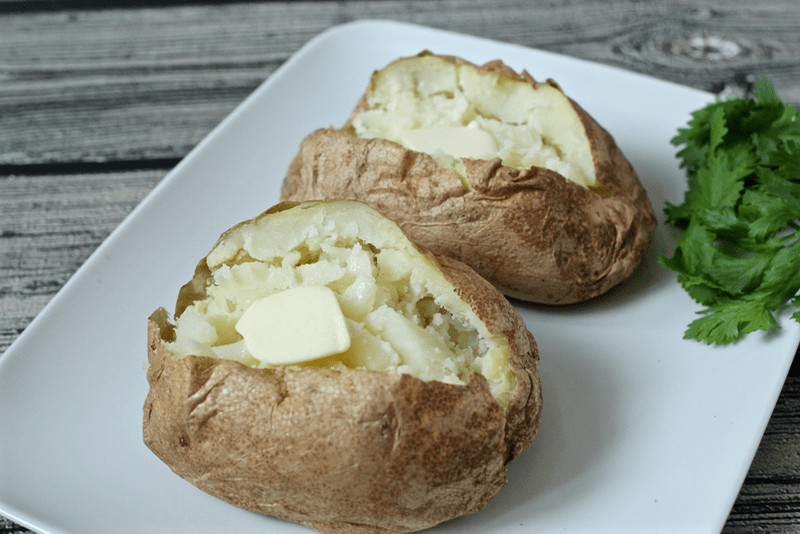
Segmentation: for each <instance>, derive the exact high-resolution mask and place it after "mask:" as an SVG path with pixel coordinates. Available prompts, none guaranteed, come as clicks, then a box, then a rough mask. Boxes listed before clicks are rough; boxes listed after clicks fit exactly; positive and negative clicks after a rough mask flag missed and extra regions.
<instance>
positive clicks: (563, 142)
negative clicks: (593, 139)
mask: <svg viewBox="0 0 800 534" xmlns="http://www.w3.org/2000/svg"><path fill="white" fill-rule="evenodd" d="M367 103H368V106H369V107H368V109H367V110H366V111H363V112H361V113H359V114H358V115H356V116H355V117H354V118H353V121H352V125H353V129H354V131H355V134H356V135H357V136H358V137H363V138H370V139H373V138H379V139H387V140H389V141H393V142H395V143H398V144H400V145H403V146H404V147H406V148H409V149H411V150H414V151H417V152H424V153H426V154H429V155H431V156H432V157H433V158H434V159H435V160H436V162H437V163H438V164H439V165H441V166H443V167H446V168H450V169H453V170H455V171H456V172H457V173H459V174H460V175H461V176H462V177H463V176H465V168H464V164H463V162H462V161H461V158H472V159H491V158H495V157H499V158H500V159H501V160H502V162H503V164H504V165H506V166H508V167H514V168H518V169H527V168H530V167H534V166H537V167H544V168H547V169H550V170H553V171H555V172H558V173H559V174H561V175H562V176H564V177H565V178H566V179H567V180H570V181H572V182H575V183H577V184H580V185H583V186H590V185H594V184H595V182H596V178H595V169H594V161H593V159H592V152H591V147H590V145H589V140H588V138H587V137H586V132H585V130H584V127H583V124H582V122H581V119H580V117H579V116H578V113H577V112H576V111H575V109H574V108H573V107H572V104H571V103H570V101H569V99H568V98H567V97H566V96H565V95H564V93H563V92H561V90H560V89H558V88H557V87H554V86H552V85H550V84H540V85H539V86H538V87H536V88H534V87H533V86H532V85H531V84H530V83H528V82H527V81H525V80H522V79H519V78H512V77H509V76H502V75H499V74H495V73H492V72H487V71H483V70H479V69H477V68H476V67H474V66H472V65H457V64H455V63H453V62H450V61H447V60H445V59H442V58H439V57H436V56H433V55H421V56H416V57H412V58H403V59H400V60H397V61H395V62H394V63H392V64H390V65H389V66H387V67H386V68H385V69H383V70H381V71H379V72H378V73H376V75H375V76H373V79H372V84H371V86H370V90H369V93H368V96H367Z"/></svg>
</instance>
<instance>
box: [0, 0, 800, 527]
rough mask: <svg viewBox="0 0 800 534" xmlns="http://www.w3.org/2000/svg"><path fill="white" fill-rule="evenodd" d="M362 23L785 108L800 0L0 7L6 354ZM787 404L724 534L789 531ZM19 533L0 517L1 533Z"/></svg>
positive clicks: (799, 514)
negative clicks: (193, 164) (342, 29)
mask: <svg viewBox="0 0 800 534" xmlns="http://www.w3.org/2000/svg"><path fill="white" fill-rule="evenodd" d="M83 4H84V5H88V4H89V3H88V2H84V3H83ZM151 4H154V2H151ZM132 5H133V4H132ZM4 10H7V12H4ZM360 18H387V19H394V20H400V21H409V22H416V23H420V24H425V25H428V26H432V27H437V28H443V29H448V30H454V31H459V32H463V33H468V34H472V35H479V36H484V37H489V38H495V39H499V40H503V41H508V42H513V43H518V44H522V45H527V46H531V47H536V48H541V49H545V50H550V51H554V52H559V53H563V54H568V55H572V56H576V57H582V58H585V59H589V60H593V61H598V62H602V63H606V64H611V65H616V66H619V67H622V68H626V69H630V70H634V71H637V72H642V73H645V74H650V75H654V76H657V77H660V78H662V79H667V80H670V81H674V82H678V83H683V84H686V85H690V86H693V87H697V88H700V89H704V90H708V91H712V92H717V91H721V90H723V89H725V90H727V91H730V92H734V93H737V92H742V91H745V90H746V89H747V87H748V85H749V84H750V83H752V81H753V80H754V79H755V78H756V77H758V76H760V75H764V74H766V75H769V76H770V77H771V78H772V79H773V80H774V82H775V84H776V87H777V89H778V91H779V93H780V94H781V96H782V97H783V98H784V99H785V100H786V101H788V102H791V103H794V104H795V105H798V104H800V2H797V0H769V1H764V2H751V1H750V0H730V1H724V0H718V1H710V0H700V1H697V2H694V1H692V2H690V1H675V2H673V1H662V0H647V1H634V0H625V1H619V0H617V1H611V2H602V3H601V2H591V1H590V0H569V1H565V2H560V3H552V2H544V1H538V2H527V1H519V0H501V1H497V2H492V3H488V2H484V1H480V0H475V1H473V0H446V1H441V2H428V1H420V0H415V1H400V0H385V1H380V2H368V1H348V0H341V1H336V2H332V1H327V2H261V3H246V4H219V5H214V4H213V3H206V4H200V5H176V6H166V4H165V7H148V8H134V7H129V8H126V9H103V10H99V9H67V8H64V7H63V6H62V5H60V3H58V2H48V1H46V0H42V1H31V2H26V1H25V0H0V354H1V353H2V352H3V351H5V349H6V348H7V347H8V345H9V344H10V343H11V342H12V341H13V340H14V339H15V338H16V337H17V335H18V334H19V332H20V331H21V330H22V329H24V328H25V327H26V326H27V325H28V324H29V323H30V321H31V320H32V319H33V317H34V316H35V315H36V314H37V313H38V311H39V310H41V308H42V307H44V305H45V304H46V303H47V302H48V301H49V299H50V298H52V296H53V295H54V294H55V293H56V291H57V290H58V289H59V288H60V287H61V286H62V285H63V284H64V283H65V281H66V280H67V279H68V278H69V277H70V276H71V275H72V273H74V272H75V270H76V269H77V268H78V267H79V266H80V264H81V263H82V262H83V261H84V260H85V259H86V257H88V255H89V254H90V253H91V252H92V251H93V250H94V249H95V248H96V247H97V246H98V245H99V243H100V242H101V241H102V240H103V239H104V238H105V237H106V236H107V235H108V234H109V233H110V232H111V230H112V229H113V228H114V227H115V226H116V225H117V224H118V223H119V222H120V221H121V220H122V219H123V218H124V216H125V215H126V214H127V213H129V212H130V210H131V209H133V207H134V206H135V205H136V204H137V203H138V202H139V201H140V200H141V199H142V198H143V197H144V196H145V195H146V194H147V192H149V191H150V190H151V189H152V187H153V186H154V185H155V184H156V183H157V182H158V181H159V180H160V179H161V177H163V176H164V175H165V174H166V172H167V171H168V170H169V168H170V167H171V166H172V165H174V163H175V162H177V161H178V160H179V159H180V158H181V157H183V155H185V154H186V153H187V152H188V151H189V150H190V149H191V148H192V147H193V146H194V145H195V144H196V143H197V142H198V141H199V140H200V139H202V137H203V136H204V135H205V134H206V133H208V131H209V130H210V129H211V128H213V127H214V126H215V125H216V124H217V123H218V122H219V121H220V120H221V119H222V118H223V117H224V116H225V115H226V114H227V113H228V112H229V111H230V110H231V109H233V107H235V106H236V105H237V104H238V103H239V102H240V101H241V100H242V99H243V98H244V97H245V96H246V95H247V94H249V93H250V92H251V91H252V90H253V89H254V88H255V87H256V86H257V85H258V84H259V83H261V82H262V81H263V79H264V78H266V77H267V76H268V75H269V74H270V73H272V72H273V71H274V70H275V69H276V68H277V67H278V66H279V65H280V64H281V63H283V61H285V60H286V59H287V58H288V57H289V56H290V55H291V54H292V53H294V52H295V51H296V50H297V49H298V48H300V47H301V46H302V45H303V44H304V43H305V42H306V41H307V40H308V39H310V38H311V37H313V36H314V35H316V34H317V33H319V32H321V31H323V30H324V29H326V28H328V27H330V26H332V25H335V24H339V23H343V22H347V21H350V20H355V19H360ZM531 70H532V71H533V72H534V74H535V68H533V67H532V68H531ZM0 357H2V356H0ZM798 413H800V377H797V376H792V377H790V378H789V379H788V380H787V382H786V385H785V386H784V388H783V392H782V394H781V397H780V400H779V402H778V404H777V406H776V408H775V412H774V414H773V416H772V418H771V420H770V423H769V426H768V428H767V431H766V433H765V435H764V438H763V440H762V443H761V446H760V448H759V450H758V453H757V454H756V457H755V459H754V461H753V465H752V467H751V469H750V472H749V474H748V477H747V480H746V481H745V484H744V486H743V488H742V491H741V493H740V494H739V497H738V499H737V501H736V504H735V505H734V507H733V510H732V511H731V514H730V517H729V519H728V522H727V525H726V527H725V532H726V533H729V534H735V533H745V532H797V531H800V420H799V419H800V416H798ZM0 483H2V481H0ZM17 531H18V530H17V527H14V526H13V525H12V524H11V523H10V522H7V521H5V520H3V519H2V518H0V533H6V534H7V533H11V532H17ZM19 531H22V530H21V529H20V530H19Z"/></svg>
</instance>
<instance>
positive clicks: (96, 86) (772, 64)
mask: <svg viewBox="0 0 800 534" xmlns="http://www.w3.org/2000/svg"><path fill="white" fill-rule="evenodd" d="M537 4H538V3H531V2H521V1H504V2H497V3H495V4H493V6H492V9H486V7H485V6H484V4H483V3H482V2H476V1H466V0H449V1H443V2H427V1H411V2H405V1H381V2H365V1H353V2H349V1H340V2H292V3H284V2H267V3H255V4H234V5H220V6H216V5H201V6H181V7H175V8H172V9H160V8H148V9H108V10H77V11H55V12H52V11H47V12H41V13H39V12H33V13H28V12H22V13H11V14H9V15H5V16H4V17H3V31H2V32H0V80H2V82H3V83H2V84H1V85H0V109H2V113H0V165H5V166H8V165H20V164H30V163H43V162H70V161H87V160H88V161H106V160H110V159H122V160H136V159H142V158H144V159H149V158H165V157H166V158H174V157H180V156H181V155H182V154H185V153H186V152H187V151H188V150H189V149H190V148H191V147H192V146H194V144H196V143H197V142H198V141H199V140H200V139H201V138H202V137H203V136H204V135H205V133H206V132H208V130H209V129H210V128H212V127H213V126H214V125H215V124H217V123H218V122H219V120H220V119H221V118H222V117H224V116H225V115H226V114H227V113H228V112H229V111H230V110H231V109H232V108H233V107H234V106H235V105H236V104H237V103H238V102H240V101H241V100H242V99H243V98H244V97H245V96H246V95H247V94H249V93H250V92H251V91H252V90H253V89H254V88H255V87H256V86H257V85H258V84H259V83H260V82H261V81H263V79H264V78H265V77H267V76H268V75H269V74H270V73H272V72H273V71H274V70H275V69H276V68H277V67H278V66H279V65H280V64H281V63H282V62H283V61H285V60H286V59H287V58H288V57H289V56H290V55H291V54H292V53H293V52H295V51H296V50H297V49H298V48H300V46H302V45H303V44H304V43H305V42H306V41H308V39H310V38H311V37H313V36H314V35H316V34H318V33H319V32H321V31H323V30H324V29H326V28H328V27H330V26H332V25H335V24H339V23H343V22H347V21H351V20H356V19H360V18H388V19H394V20H401V21H409V22H415V23H422V24H426V25H429V26H432V27H436V28H443V29H448V30H455V31H462V32H465V33H469V34H473V35H479V36H484V37H492V38H498V39H502V40H504V41H509V42H513V43H518V44H522V45H527V46H532V47H537V48H541V49H545V50H550V51H554V52H559V53H564V54H568V55H572V56H577V57H582V58H586V59H590V60H593V61H598V62H601V63H606V64H611V65H616V66H620V67H623V68H626V69H631V70H634V71H638V72H643V73H647V74H652V75H656V76H658V77H661V78H663V79H667V80H671V81H675V82H678V83H683V84H687V85H691V86H694V87H697V88H701V89H705V90H709V91H715V92H716V91H720V90H722V89H723V88H729V89H731V90H733V91H742V90H744V89H746V88H747V86H748V84H750V83H751V82H752V81H753V80H754V79H755V78H756V77H758V76H760V75H762V74H768V75H770V76H771V77H772V78H773V80H774V81H775V84H776V86H777V88H778V90H779V92H780V93H781V94H782V96H783V97H784V99H786V100H787V101H790V102H794V103H800V86H798V84H797V82H796V80H797V79H798V78H800V67H798V64H797V61H796V59H795V58H796V57H798V55H800V31H797V30H798V22H797V20H800V4H798V3H797V2H796V1H795V0H780V1H777V0H776V1H771V2H761V3H757V4H752V3H751V2H749V1H743V0H736V1H729V2H716V3H711V2H708V1H707V0H706V1H703V2H664V1H659V2H655V1H649V2H648V1H644V2H633V1H625V2H620V1H616V2H609V3H602V4H601V3H596V2H595V3H593V2H587V1H580V2H578V1H571V2H565V3H560V4H556V5H548V4H546V3H542V5H537ZM587 21H590V22H587ZM533 70H535V68H534V69H533Z"/></svg>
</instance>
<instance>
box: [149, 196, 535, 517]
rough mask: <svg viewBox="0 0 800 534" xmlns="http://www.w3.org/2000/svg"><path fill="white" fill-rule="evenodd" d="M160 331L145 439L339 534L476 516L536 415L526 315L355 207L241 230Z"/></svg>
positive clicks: (152, 341) (188, 466) (230, 490)
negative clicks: (525, 322) (523, 315)
mask: <svg viewBox="0 0 800 534" xmlns="http://www.w3.org/2000/svg"><path fill="white" fill-rule="evenodd" d="M148 337H149V339H148V341H149V346H148V357H149V366H148V370H147V380H148V382H149V385H150V390H149V393H148V395H147V399H146V401H145V405H144V422H143V436H144V441H145V443H146V445H147V446H148V447H149V448H150V449H151V450H152V451H153V452H154V453H155V454H156V455H157V456H158V457H159V458H161V459H162V460H163V461H164V462H165V463H166V464H167V465H168V466H169V467H170V468H171V469H172V470H173V471H174V472H175V473H177V474H178V475H180V476H181V477H183V478H185V479H186V480H188V481H189V482H191V483H192V484H194V485H196V486H197V487H198V488H200V489H202V490H204V491H206V492H208V493H210V494H212V495H215V496H217V497H219V498H220V499H223V500H225V501H228V502H229V503H232V504H234V505H236V506H239V507H242V508H245V509H247V510H251V511H254V512H259V513H263V514H268V515H272V516H276V517H279V518H283V519H287V520H290V521H295V522H298V523H301V524H303V525H306V526H308V527H310V528H314V529H318V530H321V531H325V532H335V533H378V532H387V533H388V532H410V531H416V530H422V529H425V528H428V527H431V526H434V525H436V524H438V523H441V522H443V521H446V520H449V519H452V518H455V517H458V516H461V515H464V514H469V513H472V512H475V511H477V510H480V509H482V508H483V507H485V506H486V505H487V504H488V503H489V501H490V500H491V499H492V497H493V496H494V495H495V494H496V493H497V491H498V490H500V488H501V487H502V486H503V485H504V484H505V483H506V466H507V464H508V463H509V462H510V461H511V460H513V459H514V458H515V457H517V456H518V455H519V454H520V453H521V452H522V451H523V450H524V449H525V448H526V447H528V445H529V444H530V443H531V442H532V440H533V439H534V436H535V434H536V432H537V430H538V427H539V422H540V415H541V387H540V382H539V378H538V358H539V356H538V352H537V347H536V343H535V341H534V338H533V336H532V334H531V333H530V332H529V331H528V329H527V328H526V327H525V324H524V323H523V321H522V318H521V317H520V315H519V313H518V312H517V311H516V310H515V309H514V308H513V307H512V306H511V305H510V304H509V302H508V301H507V300H506V299H505V298H504V297H503V295H502V294H501V293H500V292H499V291H497V289H496V288H494V287H493V286H492V285H491V284H489V283H488V282H487V281H485V280H484V279H483V278H481V277H480V276H478V275H477V274H476V273H475V272H474V271H473V270H472V269H470V268H469V267H467V266H465V265H464V264H462V263H460V262H458V261H456V260H452V259H448V258H444V257H435V256H433V255H431V254H430V253H428V252H426V251H424V250H423V249H421V248H418V247H417V246H415V245H414V244H413V243H412V242H411V241H410V240H409V239H408V238H407V237H406V235H405V234H404V233H403V232H402V231H401V230H400V229H399V227H398V226H397V225H396V224H394V223H393V222H391V221H390V220H388V219H387V218H385V217H384V216H382V215H381V214H379V213H378V212H377V211H375V210H374V209H372V208H370V207H368V206H367V205H366V204H363V203H360V202H356V201H349V200H341V201H331V202H304V203H288V202H287V203H281V204H279V205H277V206H275V207H274V208H272V209H270V210H268V211H267V212H265V213H264V214H262V215H260V216H259V217H256V218H255V219H252V220H250V221H247V222H244V223H242V224H239V225H237V226H235V227H233V228H232V229H230V230H229V231H227V232H226V233H225V234H223V235H222V237H221V238H220V239H219V241H218V242H217V243H216V245H215V246H214V247H213V249H212V250H211V252H210V253H209V254H208V255H207V256H206V258H204V259H203V260H202V261H200V263H199V264H198V266H197V269H196V271H195V274H194V277H193V278H192V280H191V281H190V282H189V283H187V284H186V285H185V286H184V287H183V288H182V289H181V290H180V292H179V295H178V299H177V304H176V309H175V313H174V319H173V318H171V317H170V314H169V313H168V312H167V311H166V310H165V309H163V308H160V309H159V310H157V311H156V312H154V313H153V314H152V316H151V317H150V319H149V322H148Z"/></svg>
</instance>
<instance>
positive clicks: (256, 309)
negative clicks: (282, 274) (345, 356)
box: [235, 286, 350, 365]
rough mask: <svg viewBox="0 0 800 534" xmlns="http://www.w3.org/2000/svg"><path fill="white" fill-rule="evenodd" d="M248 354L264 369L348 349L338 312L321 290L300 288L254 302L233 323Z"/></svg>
mask: <svg viewBox="0 0 800 534" xmlns="http://www.w3.org/2000/svg"><path fill="white" fill-rule="evenodd" d="M235 328H236V331H237V332H239V333H240V334H241V335H242V337H243V338H244V343H245V346H246V347H247V350H248V351H249V352H250V354H252V355H253V357H255V358H256V359H258V360H259V361H261V363H262V364H266V365H292V364H296V363H302V362H307V361H312V360H316V359H318V358H324V357H325V356H331V355H333V354H338V353H340V352H344V351H346V350H347V349H348V348H350V334H349V332H348V331H347V323H346V322H345V319H344V315H343V314H342V309H341V308H340V307H339V301H338V300H337V299H336V295H335V294H334V293H333V291H331V290H330V289H329V288H327V287H324V286H301V287H295V288H292V289H287V290H286V291H282V292H280V293H275V294H274V295H270V296H268V297H265V298H263V299H260V300H257V301H255V302H254V303H253V304H251V305H250V307H249V308H247V309H246V310H245V311H244V313H243V314H242V317H241V319H239V321H238V322H237V323H236V327H235Z"/></svg>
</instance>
